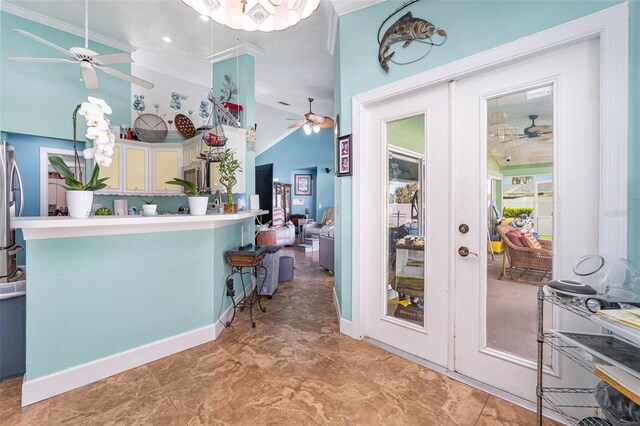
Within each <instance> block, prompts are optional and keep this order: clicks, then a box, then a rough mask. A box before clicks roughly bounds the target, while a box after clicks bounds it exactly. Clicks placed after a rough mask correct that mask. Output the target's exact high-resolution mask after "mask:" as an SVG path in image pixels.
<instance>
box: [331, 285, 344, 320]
mask: <svg viewBox="0 0 640 426" xmlns="http://www.w3.org/2000/svg"><path fill="white" fill-rule="evenodd" d="M333 304H334V305H336V314H338V320H339V319H340V318H342V315H340V303H338V295H337V294H336V288H335V287H334V288H333Z"/></svg>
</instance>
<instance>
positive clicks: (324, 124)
mask: <svg viewBox="0 0 640 426" xmlns="http://www.w3.org/2000/svg"><path fill="white" fill-rule="evenodd" d="M333 124H334V122H333V118H329V117H327V119H326V120H325V121H323V122H322V123H318V126H320V128H321V129H331V128H333Z"/></svg>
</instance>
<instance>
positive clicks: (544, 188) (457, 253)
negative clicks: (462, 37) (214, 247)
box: [353, 17, 626, 401]
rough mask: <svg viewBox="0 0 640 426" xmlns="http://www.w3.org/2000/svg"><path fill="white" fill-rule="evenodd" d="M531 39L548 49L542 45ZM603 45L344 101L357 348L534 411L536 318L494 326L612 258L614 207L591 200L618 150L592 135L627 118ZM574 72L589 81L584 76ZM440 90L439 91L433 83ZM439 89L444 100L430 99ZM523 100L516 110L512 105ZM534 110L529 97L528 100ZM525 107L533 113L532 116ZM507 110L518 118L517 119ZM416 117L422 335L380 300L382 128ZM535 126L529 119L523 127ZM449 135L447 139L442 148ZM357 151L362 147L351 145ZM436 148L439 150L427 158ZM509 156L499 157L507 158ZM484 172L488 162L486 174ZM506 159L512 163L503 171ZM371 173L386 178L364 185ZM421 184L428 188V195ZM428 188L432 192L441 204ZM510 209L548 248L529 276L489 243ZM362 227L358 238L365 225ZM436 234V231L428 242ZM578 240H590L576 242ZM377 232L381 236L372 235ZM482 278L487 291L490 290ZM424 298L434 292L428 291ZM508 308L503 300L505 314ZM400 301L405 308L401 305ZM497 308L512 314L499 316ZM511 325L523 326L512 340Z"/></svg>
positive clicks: (384, 288) (560, 372)
mask: <svg viewBox="0 0 640 426" xmlns="http://www.w3.org/2000/svg"><path fill="white" fill-rule="evenodd" d="M622 18H624V17H622ZM620 22H623V19H621V20H620ZM598 36H599V37H602V36H603V35H602V34H600V33H599V34H598ZM541 40H548V39H545V38H544V37H541ZM574 40H575V39H574ZM565 43H566V42H565ZM612 44H613V42H612V39H608V40H603V39H602V38H595V39H594V38H593V37H585V39H583V41H582V42H580V43H576V42H575V41H573V42H571V43H566V44H561V43H560V44H559V45H558V46H557V47H556V49H555V50H553V51H552V52H551V53H548V52H549V51H547V52H546V53H544V54H540V53H539V54H535V55H531V54H529V55H528V56H527V55H520V56H518V55H517V54H514V57H519V58H524V59H520V60H519V62H517V63H514V62H507V61H505V62H504V65H503V66H502V67H496V66H495V64H492V63H491V62H490V61H489V60H487V62H486V64H485V67H486V69H485V72H484V73H481V74H480V73H477V71H476V70H477V69H478V68H477V63H478V62H477V61H476V62H475V63H471V62H473V61H470V63H469V65H468V66H469V69H471V70H474V71H469V69H467V70H466V71H460V70H459V69H455V68H454V67H452V72H451V74H450V76H448V77H445V75H446V74H445V73H444V72H443V71H441V70H438V71H439V72H434V73H433V74H434V77H433V78H431V79H429V78H427V77H425V82H428V83H424V84H423V85H416V84H415V81H412V82H411V83H412V84H411V85H410V84H408V83H407V85H405V86H402V87H401V88H400V87H394V90H390V89H388V88H387V89H385V90H380V91H377V92H376V93H375V94H372V93H367V94H363V95H362V96H359V97H356V99H355V102H354V129H353V131H354V134H357V137H356V138H355V139H354V141H355V142H354V146H355V147H356V149H357V147H358V146H360V151H359V154H360V155H359V156H358V158H357V159H356V161H355V167H354V169H356V170H357V174H356V175H355V176H354V274H353V283H354V284H353V285H354V288H356V291H355V292H354V331H355V333H356V336H355V337H370V338H373V339H376V340H380V341H382V342H383V343H386V344H389V345H391V346H393V347H395V348H398V349H400V350H402V351H404V352H408V353H410V354H414V355H417V356H419V357H421V358H423V359H425V360H428V361H431V362H433V363H435V364H438V365H441V366H443V367H445V368H447V369H448V370H450V371H455V372H458V373H461V374H463V375H465V376H467V377H470V378H473V379H475V380H477V381H479V382H482V383H485V384H487V385H490V386H493V387H494V388H498V389H501V390H504V391H507V392H509V393H511V394H513V395H516V396H518V397H521V398H524V399H526V400H529V401H533V400H534V397H535V370H534V366H535V363H534V361H533V359H532V353H531V348H532V347H535V334H534V335H533V337H532V338H531V339H529V337H527V336H526V334H527V332H526V330H535V322H533V323H531V324H530V322H532V321H536V320H537V318H536V317H535V314H534V315H533V316H531V315H530V316H529V317H528V319H527V318H525V317H526V315H525V316H522V318H520V317H517V318H518V320H520V319H522V321H520V324H518V323H517V321H508V320H505V319H504V316H505V315H507V314H510V315H516V316H517V315H518V313H519V312H524V311H527V312H528V311H530V310H531V307H533V312H535V303H536V300H535V290H536V289H537V286H538V285H541V284H544V283H545V282H546V281H547V280H549V279H550V278H551V277H554V276H556V277H562V276H567V273H568V272H569V271H570V268H571V263H572V261H573V259H575V258H576V257H578V256H579V255H581V254H584V253H585V250H586V251H587V252H609V251H611V249H612V248H614V251H616V252H617V253H620V251H621V249H620V248H619V243H613V240H614V239H616V238H622V240H624V239H625V234H626V226H625V225H624V224H620V223H619V221H618V220H617V219H615V218H612V217H611V216H610V215H606V214H603V212H605V211H607V209H612V210H618V209H620V208H621V204H620V201H619V199H617V200H613V199H611V197H603V196H602V194H603V193H604V192H603V191H604V189H603V184H605V182H606V186H607V187H611V186H610V184H611V183H612V182H613V181H615V182H616V183H617V184H621V183H624V187H625V188H626V174H625V172H624V168H623V169H621V170H618V169H616V168H615V167H613V168H612V167H611V166H612V164H611V163H610V162H607V161H604V160H605V159H606V160H609V159H610V158H612V154H613V156H615V155H616V154H614V153H617V154H618V155H619V154H621V153H623V152H624V146H623V144H624V143H626V142H624V139H623V144H620V143H618V142H615V141H613V139H615V137H613V136H614V135H615V134H616V131H615V129H611V128H610V127H606V128H602V127H601V122H603V121H606V120H605V116H609V118H611V117H612V116H614V115H615V116H617V115H618V114H623V112H624V111H626V104H625V103H624V101H623V100H624V96H623V94H622V93H619V91H618V92H615V93H617V95H614V94H613V93H614V92H607V91H606V90H605V89H606V88H607V87H609V86H610V85H611V81H610V80H608V79H607V78H605V75H604V74H606V73H608V72H611V69H610V68H607V67H606V66H604V65H603V66H601V65H602V64H600V63H599V61H600V60H602V61H604V62H607V61H609V60H610V57H609V56H608V55H606V54H604V53H602V54H601V50H600V49H602V48H603V46H605V48H607V49H613V48H612ZM512 47H513V46H510V48H512ZM516 50H517V49H516ZM510 53H513V52H510ZM491 57H492V55H487V58H491ZM503 58H504V57H503ZM601 58H602V59H601ZM474 59H476V60H477V58H474ZM456 66H458V67H460V65H459V64H456ZM586 69H588V70H589V71H588V72H585V70H586ZM599 70H602V72H603V75H601V74H599ZM474 72H475V74H472V73H474ZM471 74H472V75H471ZM625 76H626V74H625ZM443 81H446V82H450V83H449V84H443V83H442V82H443ZM396 86H400V85H399V84H397V85H396ZM442 89H444V95H443V94H442V93H441V94H440V95H438V94H437V92H438V90H442ZM391 93H401V94H400V95H397V94H394V95H391ZM598 94H601V96H602V97H601V98H599V96H598ZM543 98H544V99H543ZM612 98H615V102H614V103H615V104H616V108H617V109H616V111H617V112H615V113H613V112H611V111H603V112H602V114H604V115H603V116H601V113H600V105H601V104H602V103H605V102H611V100H612ZM523 99H524V102H520V101H521V100H523ZM535 99H538V100H537V101H533V103H531V102H529V101H530V100H535ZM496 105H497V106H496ZM507 105H512V108H511V115H512V116H513V117H512V118H514V119H515V118H516V117H517V116H518V114H520V115H523V114H526V115H524V117H518V118H517V120H515V121H514V120H511V121H510V120H507V119H506V118H507V117H505V115H501V114H499V113H501V112H505V113H506V115H509V112H507V111H506V110H505V111H501V110H500V109H503V107H506V106H507ZM534 106H535V108H540V110H539V111H532V110H531V109H532V108H534ZM518 108H519V109H521V110H522V111H519V112H518V113H516V109H518ZM545 108H546V109H545ZM527 110H528V111H527ZM525 111H526V112H525ZM438 114H441V115H440V116H439V119H435V120H434V118H437V117H438ZM419 115H422V116H424V117H425V138H424V148H425V156H424V163H425V166H424V176H425V177H426V179H425V180H424V181H419V184H420V185H418V186H422V185H424V187H421V188H420V189H419V190H418V188H417V187H416V188H415V189H416V192H418V193H419V194H421V195H422V196H423V198H422V201H421V204H420V205H421V208H422V209H423V213H424V222H423V223H424V225H425V229H424V244H425V247H424V257H423V259H422V262H423V263H424V266H423V273H424V277H425V279H424V282H423V285H424V290H425V293H424V294H425V300H424V308H425V310H424V323H423V324H422V327H424V328H422V329H421V325H420V324H421V323H416V322H415V321H413V322H412V321H406V320H405V321H399V320H397V317H396V318H391V317H395V315H389V312H390V311H391V308H390V303H393V302H391V301H390V300H389V299H390V298H391V296H394V297H395V296H400V297H401V296H402V294H400V292H398V293H399V294H398V295H396V293H394V292H391V293H389V290H390V289H389V284H390V283H394V280H395V284H397V282H398V280H397V276H398V272H397V264H398V256H397V250H396V257H395V262H396V268H393V267H392V263H391V262H389V259H390V258H392V255H393V253H392V251H393V250H390V247H392V244H395V245H396V248H397V244H398V242H397V240H399V239H398V238H391V237H390V236H389V235H390V234H389V224H388V217H387V216H386V214H387V212H388V210H389V206H388V200H389V197H388V195H389V194H387V191H389V188H388V181H386V180H385V179H388V177H387V176H386V175H387V174H388V170H389V167H390V165H389V164H387V163H386V162H385V159H386V158H387V156H388V152H389V145H390V143H389V139H390V138H389V134H388V129H389V127H390V126H391V125H393V123H395V122H398V121H399V120H403V119H407V118H410V117H415V116H419ZM533 115H538V117H535V118H531V117H529V116H533ZM623 115H624V114H623ZM503 118H504V119H505V120H504V121H502V119H503ZM536 120H537V121H536ZM491 126H493V128H492V127H491ZM500 126H502V128H501V129H500V132H498V131H497V128H498V127H500ZM509 127H513V128H514V129H512V130H510V129H509ZM450 129H452V130H453V132H452V133H451V137H449V130H450ZM525 130H526V131H525ZM430 132H436V133H438V132H439V133H440V134H441V135H445V136H444V139H442V140H441V141H440V143H439V144H438V143H435V141H436V140H437V138H435V139H434V138H433V137H431V138H430ZM511 135H512V136H513V137H511ZM618 136H619V134H618ZM358 141H361V143H362V145H358ZM365 141H366V146H365ZM391 145H392V144H391ZM434 145H436V146H440V149H441V150H440V151H431V152H430V149H432V147H433V146H434ZM507 157H511V158H510V159H509V161H507ZM514 158H515V159H516V160H514ZM491 161H494V162H495V164H490V162H491ZM511 162H513V163H514V164H513V165H506V164H505V163H511ZM516 162H520V164H518V165H516V164H515V163H516ZM501 163H502V164H501ZM491 166H495V167H493V168H492V167H491ZM516 166H517V167H516ZM509 167H510V168H509ZM518 167H520V169H518ZM603 167H604V169H605V170H603V169H602V168H603ZM381 171H382V173H380V172H381ZM430 173H433V177H430ZM376 174H377V175H382V176H384V177H385V179H382V178H373V179H372V176H374V175H376ZM434 178H435V179H434ZM430 181H431V182H432V183H433V182H434V181H435V182H437V183H438V185H437V186H436V187H435V188H432V187H430V186H429V184H430ZM515 186H519V188H515ZM572 188H578V189H572ZM434 189H435V190H436V191H435V192H434ZM437 190H441V191H443V192H442V193H440V197H441V198H438V192H437ZM624 193H625V192H624V191H623V194H624ZM385 196H387V198H384V197H385ZM578 198H579V199H578ZM505 200H506V201H505ZM612 202H613V203H614V205H612V204H611V203H612ZM518 203H524V204H527V205H529V204H530V205H531V207H528V206H526V207H523V208H527V209H530V211H529V213H528V214H527V216H528V217H527V218H526V219H527V220H526V223H525V225H526V226H528V227H530V228H531V229H530V231H532V232H531V234H532V235H533V233H534V232H535V233H536V234H537V235H536V237H537V238H535V239H536V240H537V241H538V242H539V243H540V244H541V246H544V249H546V252H545V254H546V255H547V257H548V258H547V259H544V260H545V262H540V265H539V268H535V269H533V268H528V267H525V268H522V266H521V265H518V263H517V262H516V261H515V259H511V258H510V257H509V256H511V254H510V253H507V252H506V251H505V248H500V247H498V246H499V245H500V244H496V248H495V250H494V244H492V243H500V242H502V243H504V239H503V238H502V235H500V233H499V232H497V231H498V230H497V227H496V220H497V219H498V217H500V218H501V219H503V217H504V216H505V213H506V211H505V207H506V208H507V209H510V210H509V211H510V212H511V213H510V214H512V210H516V209H517V208H518V205H517V204H518ZM623 205H624V204H622V206H623ZM381 206H383V207H384V209H381V208H380V207H381ZM434 206H437V207H436V208H434ZM578 209H579V210H578ZM377 210H378V211H379V210H382V212H378V211H377ZM493 212H495V213H493ZM518 216H519V215H518ZM365 218H366V227H365V226H363V220H364V219H365ZM509 219H511V220H512V221H514V220H515V219H516V218H509ZM517 219H524V218H519V217H517ZM462 225H465V226H462ZM500 225H502V222H501V223H500ZM505 225H506V223H505ZM523 226H524V225H523ZM435 229H437V230H439V231H441V232H442V234H440V235H439V236H438V237H435V236H434V235H429V233H430V232H434V231H435ZM587 229H588V230H589V231H588V232H584V231H585V230H587ZM376 232H378V233H379V236H378V235H373V234H375V233H376ZM372 246H376V247H378V250H376V249H375V248H374V247H372ZM433 247H437V248H438V250H437V253H436V254H434V253H433V252H430V248H431V249H432V248H433ZM380 248H382V249H380ZM443 253H444V254H443ZM620 254H621V255H622V256H624V253H620ZM543 257H544V256H543ZM358 259H366V262H362V260H360V262H359V261H358ZM407 259H409V260H411V262H410V263H413V264H414V265H418V263H417V262H415V261H413V260H415V257H412V256H407ZM540 260H542V259H540ZM378 261H379V262H380V263H378ZM403 261H404V260H403ZM356 263H358V264H357V265H356ZM371 265H376V266H375V267H373V268H372V267H371ZM377 265H382V266H380V267H378V266H377ZM438 271H441V272H442V275H440V278H441V279H440V280H437V281H433V280H430V279H429V274H437V273H438ZM394 272H395V276H394V274H393V273H394ZM494 273H496V274H497V275H496V276H495V277H494V276H493V275H492V274H494ZM503 273H504V275H503ZM506 275H508V276H507V277H506V279H505V276H506ZM380 277H382V279H381V278H380ZM492 280H493V281H496V282H494V283H493V284H495V285H493V284H492V283H491V282H490V281H492ZM491 287H493V290H492V289H491ZM531 289H533V290H534V292H533V294H534V296H533V298H532V299H531V298H530V296H529V295H528V293H529V291H527V290H531ZM393 290H396V291H397V289H395V288H393ZM429 290H431V291H433V292H434V293H432V294H429V293H428V292H429ZM493 296H497V297H493ZM431 297H433V299H431ZM435 300H438V301H439V302H440V303H439V304H438V306H437V307H435V308H431V309H430V308H429V301H435ZM511 300H513V301H514V303H511V304H509V303H508V302H509V301H511ZM411 302H414V300H411V298H409V303H411ZM415 302H419V300H418V301H415ZM442 305H444V308H443V307H442ZM509 308H515V309H514V311H509ZM546 317H547V318H548V317H549V316H546ZM428 324H436V326H437V329H438V331H441V333H439V334H437V335H436V334H434V333H433V331H432V330H430V329H428ZM558 325H562V327H566V328H571V329H574V330H579V329H583V330H584V329H586V328H585V325H584V324H582V323H581V322H579V321H577V320H575V319H572V318H570V317H569V316H567V317H565V316H563V314H562V313H560V312H553V318H552V320H551V321H550V322H549V324H548V326H556V327H557V326H558ZM520 326H523V327H524V328H523V329H519V328H518V327H520ZM522 330H525V332H524V333H523V332H522ZM419 333H422V335H420V334H419ZM520 334H523V336H521V337H522V340H521V343H522V344H516V345H515V346H514V345H511V343H513V342H511V341H510V338H509V336H514V335H517V336H519V337H520ZM423 336H427V337H423ZM529 341H531V343H530V346H531V347H529V343H528V342H529ZM426 342H429V343H426ZM510 345H511V346H510ZM544 361H545V364H546V373H547V375H548V376H549V377H550V380H552V381H553V380H555V383H556V384H560V383H562V384H563V385H565V386H566V385H569V386H574V385H585V383H584V382H585V380H586V378H585V377H584V374H580V373H578V371H580V370H577V367H576V366H575V365H571V364H570V363H563V364H562V365H560V360H559V359H558V358H557V357H555V356H553V357H551V356H550V357H547V358H546V359H545V360H544ZM574 369H575V370H574Z"/></svg>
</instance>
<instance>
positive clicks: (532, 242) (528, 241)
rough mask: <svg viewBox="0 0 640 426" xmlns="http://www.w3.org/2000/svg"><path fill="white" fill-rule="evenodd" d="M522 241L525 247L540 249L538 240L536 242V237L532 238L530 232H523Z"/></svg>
mask: <svg viewBox="0 0 640 426" xmlns="http://www.w3.org/2000/svg"><path fill="white" fill-rule="evenodd" d="M522 241H523V242H524V243H525V245H526V246H527V247H531V248H534V249H541V248H542V246H541V245H540V243H539V242H538V240H536V237H534V236H533V234H532V233H531V232H525V233H524V234H522Z"/></svg>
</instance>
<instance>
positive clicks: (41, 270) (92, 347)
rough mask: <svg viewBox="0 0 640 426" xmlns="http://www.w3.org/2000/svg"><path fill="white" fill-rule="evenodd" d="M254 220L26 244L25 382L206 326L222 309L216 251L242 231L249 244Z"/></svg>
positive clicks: (224, 269)
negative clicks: (27, 280)
mask: <svg viewBox="0 0 640 426" xmlns="http://www.w3.org/2000/svg"><path fill="white" fill-rule="evenodd" d="M252 222H253V221H247V222H244V223H243V224H236V225H229V226H225V227H222V228H217V229H215V230H213V229H209V230H197V231H182V232H162V233H148V234H132V235H114V236H103V237H87V238H64V239H52V240H32V241H29V244H28V245H27V253H28V256H27V259H28V260H27V269H28V271H29V303H28V305H27V380H33V379H36V378H38V377H42V376H46V375H48V374H53V373H56V372H58V371H61V370H64V369H67V368H71V367H74V366H78V365H81V364H85V363H87V362H91V361H95V360H98V359H101V358H104V357H106V356H109V355H114V354H117V353H120V352H123V351H126V350H129V349H133V348H136V347H139V346H141V345H144V344H148V343H152V342H155V341H158V340H161V339H165V338H168V337H172V336H175V335H178V334H181V333H185V332H188V331H191V330H195V329H197V328H200V327H205V326H210V325H213V324H214V323H215V322H216V321H217V320H218V317H219V316H220V314H221V313H222V312H223V310H224V309H226V308H227V307H228V306H229V304H230V300H229V297H227V296H226V295H225V291H224V280H225V278H226V276H227V274H228V273H229V272H230V267H229V266H228V265H227V264H226V261H225V258H224V252H225V251H226V250H229V249H234V248H237V247H238V245H239V244H240V233H241V231H240V229H241V227H242V226H243V225H244V226H245V227H246V228H247V229H248V230H249V231H248V233H245V235H246V236H247V235H248V237H247V238H248V240H249V242H253V237H252V236H253V231H254V230H253V223H252ZM245 232H246V231H245ZM235 284H236V285H235V288H236V291H237V292H239V291H241V286H240V283H239V281H237V282H236V283H235Z"/></svg>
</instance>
